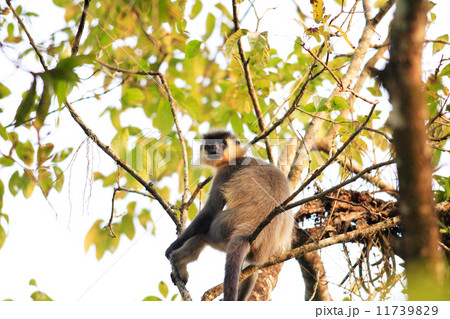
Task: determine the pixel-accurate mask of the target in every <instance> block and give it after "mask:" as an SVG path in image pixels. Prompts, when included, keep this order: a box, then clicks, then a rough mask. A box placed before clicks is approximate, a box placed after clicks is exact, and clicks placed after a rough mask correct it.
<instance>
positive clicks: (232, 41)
mask: <svg viewBox="0 0 450 319" xmlns="http://www.w3.org/2000/svg"><path fill="white" fill-rule="evenodd" d="M247 33H248V30H245V29H240V30H237V31H236V32H235V33H233V34H232V35H231V36H230V37H229V38H228V40H227V42H226V43H225V56H226V57H227V58H231V55H232V53H233V50H234V47H235V46H236V44H237V42H238V41H239V39H240V38H242V37H243V36H244V35H247Z"/></svg>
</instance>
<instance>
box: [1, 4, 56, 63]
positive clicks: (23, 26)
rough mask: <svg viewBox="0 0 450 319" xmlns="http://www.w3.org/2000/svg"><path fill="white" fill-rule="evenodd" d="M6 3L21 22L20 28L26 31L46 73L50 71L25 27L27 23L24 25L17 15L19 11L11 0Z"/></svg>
mask: <svg viewBox="0 0 450 319" xmlns="http://www.w3.org/2000/svg"><path fill="white" fill-rule="evenodd" d="M6 3H7V4H8V7H9V9H10V10H11V11H12V13H13V14H14V17H16V19H17V22H19V24H20V26H21V27H22V29H23V31H25V34H26V35H27V37H28V41H29V42H30V44H31V46H32V47H33V49H34V51H35V52H36V54H37V55H38V57H39V61H40V62H41V65H42V67H43V68H44V70H45V71H48V67H47V64H46V63H45V60H44V57H43V55H42V53H41V51H40V50H39V48H38V47H37V45H36V43H34V40H33V37H32V36H31V34H30V33H29V32H28V30H27V27H26V26H25V23H23V21H22V19H21V18H20V16H19V14H18V13H17V11H16V10H15V9H14V8H13V6H12V5H11V1H10V0H6Z"/></svg>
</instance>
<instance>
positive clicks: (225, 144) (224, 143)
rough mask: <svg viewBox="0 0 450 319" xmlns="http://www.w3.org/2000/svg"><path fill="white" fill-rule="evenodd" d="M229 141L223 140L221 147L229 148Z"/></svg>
mask: <svg viewBox="0 0 450 319" xmlns="http://www.w3.org/2000/svg"><path fill="white" fill-rule="evenodd" d="M227 144H228V143H227V140H223V141H222V144H221V146H222V147H223V148H226V147H227Z"/></svg>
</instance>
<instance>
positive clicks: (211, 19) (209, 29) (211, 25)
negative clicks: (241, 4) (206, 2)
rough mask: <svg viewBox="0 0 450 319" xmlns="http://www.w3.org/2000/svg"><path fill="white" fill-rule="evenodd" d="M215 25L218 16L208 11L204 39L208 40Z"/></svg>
mask: <svg viewBox="0 0 450 319" xmlns="http://www.w3.org/2000/svg"><path fill="white" fill-rule="evenodd" d="M215 27H216V17H215V16H214V15H213V14H212V13H208V16H207V17H206V31H205V34H204V35H203V40H205V41H206V40H207V39H208V38H209V37H210V36H211V34H212V33H213V31H214V28H215Z"/></svg>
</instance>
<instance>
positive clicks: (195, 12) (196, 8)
mask: <svg viewBox="0 0 450 319" xmlns="http://www.w3.org/2000/svg"><path fill="white" fill-rule="evenodd" d="M202 8H203V4H202V2H201V1H200V0H195V3H194V5H193V6H192V10H191V14H190V15H189V19H195V17H197V16H198V14H199V13H200V11H202Z"/></svg>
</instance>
